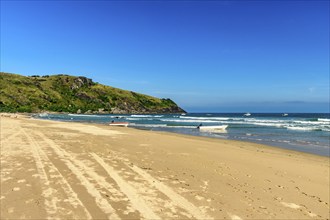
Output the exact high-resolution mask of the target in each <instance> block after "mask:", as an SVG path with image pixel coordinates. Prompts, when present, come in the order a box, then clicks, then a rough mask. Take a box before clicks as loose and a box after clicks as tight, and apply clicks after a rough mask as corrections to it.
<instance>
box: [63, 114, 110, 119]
mask: <svg viewBox="0 0 330 220" xmlns="http://www.w3.org/2000/svg"><path fill="white" fill-rule="evenodd" d="M68 115H69V116H73V117H92V118H106V117H109V116H107V115H83V114H68Z"/></svg>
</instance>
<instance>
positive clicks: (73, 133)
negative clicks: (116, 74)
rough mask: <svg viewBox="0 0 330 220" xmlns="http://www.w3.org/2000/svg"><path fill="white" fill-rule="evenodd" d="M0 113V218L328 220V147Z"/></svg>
mask: <svg viewBox="0 0 330 220" xmlns="http://www.w3.org/2000/svg"><path fill="white" fill-rule="evenodd" d="M0 120H1V123H0V126H1V165H2V166H1V175H2V176H1V177H2V178H1V218H23V217H25V218H46V217H61V216H62V218H64V216H66V217H65V218H85V219H86V218H87V219H88V218H102V219H106V218H112V219H113V218H120V219H126V218H142V217H144V218H148V219H150V218H156V217H158V218H197V219H202V218H203V219H205V218H206V219H212V218H215V219H219V218H221V219H223V218H227V219H265V218H272V219H283V218H296V219H313V218H315V219H329V188H328V186H329V169H330V168H329V158H328V157H326V156H319V155H314V154H309V153H304V152H297V151H292V150H287V149H282V148H278V147H272V146H268V145H262V144H256V143H250V142H245V141H236V140H222V139H214V138H209V137H197V136H188V135H184V134H177V133H169V132H158V131H156V132H155V131H154V132H150V131H145V130H140V129H135V128H113V127H110V126H107V125H101V124H89V123H75V122H70V123H68V122H59V121H53V120H42V119H34V118H27V117H26V116H18V117H17V118H15V117H13V118H11V117H3V116H2V115H1V118H0ZM18 198H19V199H20V200H17V199H18ZM36 204H38V205H36ZM26 210H29V211H26ZM68 213H69V214H68Z"/></svg>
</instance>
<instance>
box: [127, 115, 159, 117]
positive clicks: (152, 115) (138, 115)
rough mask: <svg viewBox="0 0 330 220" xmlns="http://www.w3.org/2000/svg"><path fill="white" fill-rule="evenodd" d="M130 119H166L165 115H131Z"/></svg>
mask: <svg viewBox="0 0 330 220" xmlns="http://www.w3.org/2000/svg"><path fill="white" fill-rule="evenodd" d="M130 117H133V118H161V117H164V115H131V116H130Z"/></svg>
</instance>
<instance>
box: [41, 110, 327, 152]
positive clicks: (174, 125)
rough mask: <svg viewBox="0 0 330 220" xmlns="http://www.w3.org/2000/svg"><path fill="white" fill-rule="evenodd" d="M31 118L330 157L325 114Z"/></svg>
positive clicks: (52, 115) (62, 116)
mask: <svg viewBox="0 0 330 220" xmlns="http://www.w3.org/2000/svg"><path fill="white" fill-rule="evenodd" d="M34 117H37V118H43V119H50V120H59V121H73V122H88V123H99V124H109V123H110V122H111V121H112V120H114V121H117V122H120V121H125V122H129V127H133V128H138V129H145V130H153V131H166V132H174V133H180V134H187V135H194V136H206V137H212V138H219V139H230V140H240V141H249V142H255V143H261V144H267V145H270V146H274V147H280V148H285V149H290V150H296V151H302V152H307V153H312V154H317V155H322V156H328V157H329V156H330V114H328V113H289V114H280V113H276V114H274V113H251V115H248V116H246V115H245V114H244V113H187V114H155V115H154V114H147V115H140V114H126V115H81V114H45V113H42V114H36V115H34ZM200 124H202V126H208V125H228V127H227V129H226V130H225V131H223V132H201V131H200V130H199V129H197V126H198V125H200Z"/></svg>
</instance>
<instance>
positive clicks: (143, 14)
mask: <svg viewBox="0 0 330 220" xmlns="http://www.w3.org/2000/svg"><path fill="white" fill-rule="evenodd" d="M1 71H3V72H11V73H18V74H22V75H34V74H37V75H46V74H59V73H64V74H70V75H83V76H87V77H89V78H92V79H93V80H94V81H96V82H99V83H102V84H106V85H110V86H114V87H118V88H122V89H127V90H132V91H136V92H140V93H144V94H149V95H153V96H156V97H160V98H167V97H168V98H171V99H173V100H174V101H175V102H177V103H178V104H179V105H180V106H181V107H183V108H184V109H185V110H187V111H189V112H329V92H330V91H329V87H330V86H329V1H317V0H313V1H312V0H311V1H297V0H294V1H266V0H265V1H1Z"/></svg>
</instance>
